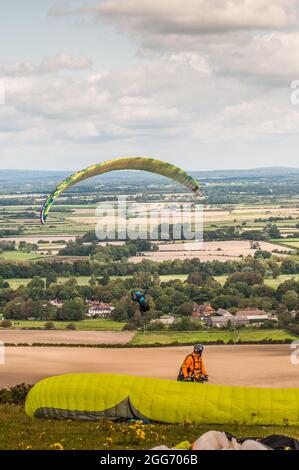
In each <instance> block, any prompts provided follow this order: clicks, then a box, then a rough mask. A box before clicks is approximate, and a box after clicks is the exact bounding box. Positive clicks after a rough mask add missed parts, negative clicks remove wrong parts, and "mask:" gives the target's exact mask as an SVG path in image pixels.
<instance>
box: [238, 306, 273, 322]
mask: <svg viewBox="0 0 299 470" xmlns="http://www.w3.org/2000/svg"><path fill="white" fill-rule="evenodd" d="M236 318H237V319H238V320H244V321H245V320H247V321H248V323H250V324H253V323H255V324H258V323H264V322H265V321H267V320H269V319H270V318H271V314H270V313H266V312H265V311H264V310H260V309H259V308H254V307H252V308H251V307H248V308H246V309H244V310H239V311H238V312H237V313H236Z"/></svg>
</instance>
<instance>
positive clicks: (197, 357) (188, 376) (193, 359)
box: [177, 344, 209, 383]
mask: <svg viewBox="0 0 299 470" xmlns="http://www.w3.org/2000/svg"><path fill="white" fill-rule="evenodd" d="M203 350H204V347H203V345H202V344H195V346H194V349H193V353H191V354H188V356H187V357H186V358H185V360H184V362H183V364H182V366H181V368H180V371H179V375H178V378H177V380H179V381H180V382H200V383H203V382H208V380H209V378H208V374H207V371H206V369H205V366H204V363H203V359H202V353H203Z"/></svg>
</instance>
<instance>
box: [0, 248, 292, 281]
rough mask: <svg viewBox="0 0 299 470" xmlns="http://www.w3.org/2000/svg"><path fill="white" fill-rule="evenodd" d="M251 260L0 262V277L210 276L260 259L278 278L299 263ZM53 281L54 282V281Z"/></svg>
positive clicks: (268, 274) (266, 269) (266, 268)
mask: <svg viewBox="0 0 299 470" xmlns="http://www.w3.org/2000/svg"><path fill="white" fill-rule="evenodd" d="M257 258H261V259H257V260H254V259H253V258H252V257H246V258H240V259H239V260H238V261H226V262H224V263H223V262H221V261H218V260H213V261H208V262H202V261H200V260H199V259H198V258H193V259H184V260H179V259H177V260H172V261H171V260H167V261H163V262H155V261H151V260H148V259H144V260H143V261H142V262H141V263H137V264H136V263H131V262H128V261H126V260H125V261H121V262H117V263H113V262H110V261H109V262H102V261H100V260H97V259H94V260H89V259H86V260H80V261H75V262H72V263H70V262H65V261H59V262H58V261H53V262H51V263H49V262H47V261H38V262H35V263H14V262H2V263H0V277H2V278H4V279H8V280H9V279H14V278H17V279H28V278H33V277H34V276H39V277H43V278H46V279H49V282H54V281H55V279H56V278H57V277H58V276H59V277H76V276H96V277H98V278H99V277H107V275H108V276H132V275H134V273H137V274H138V273H139V272H148V273H151V274H154V273H158V274H159V275H167V274H190V273H193V272H195V271H198V272H201V273H206V274H209V275H210V276H221V275H224V274H231V273H234V272H237V271H242V270H243V269H246V268H247V267H248V266H249V267H250V266H251V265H252V263H254V262H257V261H258V262H259V265H260V266H262V267H263V270H264V274H265V276H266V277H271V276H272V277H277V276H279V275H280V274H299V262H298V261H297V259H296V258H291V257H287V258H285V259H284V260H283V261H282V262H281V263H280V262H277V261H275V258H273V257H272V258H270V259H263V258H268V256H267V255H265V256H264V255H263V256H259V254H258V255H257ZM53 280H54V281H53Z"/></svg>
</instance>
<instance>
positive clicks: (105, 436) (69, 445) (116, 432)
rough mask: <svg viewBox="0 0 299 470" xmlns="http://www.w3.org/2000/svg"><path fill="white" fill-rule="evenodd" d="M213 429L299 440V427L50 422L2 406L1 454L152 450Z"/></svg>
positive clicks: (240, 435)
mask: <svg viewBox="0 0 299 470" xmlns="http://www.w3.org/2000/svg"><path fill="white" fill-rule="evenodd" d="M199 386H201V385H199ZM211 429H213V430H219V431H224V430H225V431H227V432H229V433H231V434H234V435H236V436H237V437H248V436H254V437H265V436H268V435H270V434H287V435H288V436H290V437H294V438H297V439H298V438H299V428H298V427H282V426H235V425H226V426H219V425H201V426H200V425H196V426H195V425H192V424H187V423H185V424H182V425H167V424H147V425H142V424H139V423H136V424H132V423H112V422H107V421H103V422H98V423H88V422H78V421H77V422H75V421H50V420H38V419H32V418H29V417H28V416H27V415H26V414H25V412H24V407H23V406H17V405H0V450H51V449H52V450H55V449H57V450H63V449H65V450H107V449H117V450H124V449H151V448H152V447H154V446H157V445H160V444H165V445H167V446H169V447H171V446H174V445H176V444H178V443H179V442H182V441H186V440H188V441H189V442H193V441H194V440H196V439H197V438H198V437H199V436H201V435H202V434H203V433H205V432H207V431H210V430H211ZM138 436H139V437H138Z"/></svg>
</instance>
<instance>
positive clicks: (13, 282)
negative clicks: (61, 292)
mask: <svg viewBox="0 0 299 470" xmlns="http://www.w3.org/2000/svg"><path fill="white" fill-rule="evenodd" d="M129 277H132V276H111V280H115V279H127V278H129ZM187 277H188V276H187V275H186V274H165V275H162V276H160V280H161V282H168V281H171V280H173V279H179V280H181V281H182V282H183V281H185V280H186V279H187ZM68 279H69V278H67V277H59V278H58V282H59V283H60V284H63V283H64V282H67V281H68ZM75 279H76V281H77V283H78V284H79V285H80V286H85V285H87V284H88V282H89V281H90V279H91V278H90V276H77V277H76V278H75ZM30 281H31V279H15V278H14V279H7V282H8V283H9V285H10V287H11V288H12V289H18V287H20V286H26V285H27V284H28V283H29V282H30Z"/></svg>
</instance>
